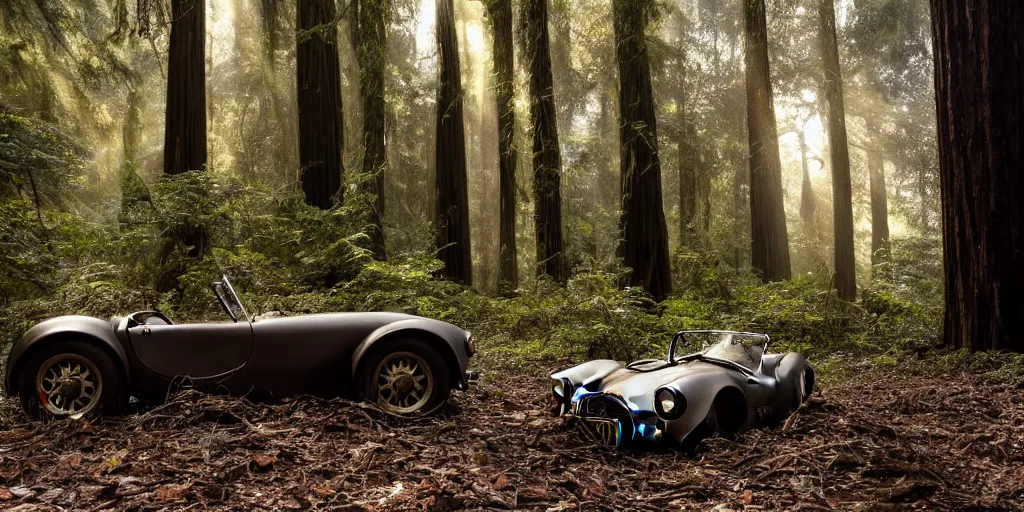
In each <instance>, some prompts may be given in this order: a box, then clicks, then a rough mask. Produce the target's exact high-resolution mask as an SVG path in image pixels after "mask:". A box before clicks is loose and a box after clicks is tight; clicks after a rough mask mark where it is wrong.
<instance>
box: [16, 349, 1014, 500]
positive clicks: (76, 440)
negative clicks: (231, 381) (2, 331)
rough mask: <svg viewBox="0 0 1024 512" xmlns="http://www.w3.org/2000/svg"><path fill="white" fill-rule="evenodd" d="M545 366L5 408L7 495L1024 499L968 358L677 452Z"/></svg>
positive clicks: (839, 389)
mask: <svg viewBox="0 0 1024 512" xmlns="http://www.w3.org/2000/svg"><path fill="white" fill-rule="evenodd" d="M535 368H536V366H535ZM550 369H555V368H554V367H552V368H550ZM546 384H547V383H546V380H545V379H543V378H539V377H538V376H537V375H532V374H530V375H527V374H525V372H524V371H522V370H508V369H504V368H501V369H495V370H494V371H491V372H487V373H485V375H484V378H483V379H482V382H481V383H480V384H479V385H478V386H476V387H475V388H474V389H473V390H471V391H470V392H469V393H465V394H461V393H456V394H455V395H454V396H453V398H452V401H451V404H450V405H449V407H448V408H447V409H445V410H444V411H443V412H442V414H441V415H439V416H436V417H431V418H416V419H402V418H396V417H393V416H391V415H388V414H386V413H384V412H382V411H380V410H379V409H377V408H376V407H374V406H372V405H369V404H360V403H353V402H349V401H346V400H340V399H334V400H324V399H317V398H311V397H301V398H296V399H290V400H286V401H284V402H282V403H279V404H254V403H250V402H248V401H246V400H244V399H236V398H227V397H221V396H210V395H204V394H200V393H198V392H196V391H189V390H186V391H184V392H180V393H178V394H176V395H175V396H173V397H172V398H171V400H170V401H169V402H167V403H166V404H163V405H160V406H158V407H155V408H152V409H149V410H148V411H144V412H140V413H137V414H134V415H128V416H125V417H121V418H110V419H106V420H105V421H103V422H102V423H99V424H92V423H89V422H87V421H86V420H78V421H65V422H50V423H32V422H27V421H25V420H24V419H23V416H21V415H18V414H5V415H4V417H6V418H9V419H6V420H2V423H0V428H2V430H0V508H2V509H6V510H19V511H34V510H39V511H49V510H90V511H100V510H182V509H194V510H238V509H246V510H308V509H317V510H346V511H362V510H365V511H376V510H432V511H444V510H473V509H478V510H500V509H517V510H541V511H573V510H709V509H714V510H780V509H786V510H833V509H840V510H907V509H926V510H1022V507H1021V503H1024V386H1019V385H1018V386H1012V385H1005V384H1000V383H995V382H988V381H985V380H983V379H981V378H980V377H977V376H972V375H969V374H964V375H958V376H952V377H950V376H946V377H942V378H940V377H935V376H920V375H917V376H915V375H903V374H899V373H896V372H888V373H876V374H870V373H869V374H865V375H862V376H860V377H858V378H857V379H855V380H854V381H851V382H845V383H836V384H834V385H830V386H826V387H825V389H824V390H823V391H820V392H816V393H815V395H814V396H813V397H812V398H811V399H810V400H809V401H808V403H806V404H805V405H804V406H803V407H801V409H800V410H799V411H798V412H797V413H796V414H795V415H794V416H793V417H791V418H790V419H789V420H788V421H787V422H786V423H785V425H784V426H783V427H781V428H777V429H768V430H754V431H750V432H747V433H745V434H742V435H740V436H739V437H737V438H735V439H723V438H713V439H710V440H707V441H705V442H704V443H703V444H702V446H701V448H700V449H699V450H698V451H697V453H696V454H684V453H679V452H676V451H672V450H663V451H658V452H647V453H640V452H631V451H615V450H612V449H609V448H604V447H601V446H597V445H595V444H593V443H592V442H591V441H590V440H589V439H588V438H587V437H586V436H584V435H583V434H582V432H580V431H577V430H574V429H573V428H571V427H567V426H565V425H563V424H562V422H561V420H558V419H556V418H552V417H550V416H548V411H549V410H550V397H549V395H548V393H549V392H550V391H549V390H548V389H547V386H546ZM3 407H4V408H5V409H10V408H12V407H14V405H13V402H11V401H9V400H8V401H6V402H5V403H4V404H3ZM5 412H10V411H5ZM12 417H13V419H10V418H12Z"/></svg>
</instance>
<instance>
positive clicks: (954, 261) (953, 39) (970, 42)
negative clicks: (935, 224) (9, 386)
mask: <svg viewBox="0 0 1024 512" xmlns="http://www.w3.org/2000/svg"><path fill="white" fill-rule="evenodd" d="M931 7H932V24H933V32H932V37H933V41H934V48H935V94H936V104H937V106H938V127H939V129H938V135H939V167H940V180H941V188H942V231H943V235H944V236H943V240H944V242H943V244H944V254H945V272H946V279H945V287H946V315H945V340H946V343H947V344H949V345H952V346H955V347H967V348H970V349H971V350H1011V351H1015V352H1024V336H1021V332H1022V330H1024V301H1021V300H1020V293H1021V290H1024V272H1021V268H1022V266H1024V236H1022V233H1021V229H1022V226H1024V209H1022V206H1021V195H1022V193H1024V188H1022V183H1021V177H1022V175H1024V94H1022V93H1021V91H1022V90H1024V32H1022V31H1021V26H1024V3H1022V2H1008V1H1002V0H932V2H931Z"/></svg>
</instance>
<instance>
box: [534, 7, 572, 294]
mask: <svg viewBox="0 0 1024 512" xmlns="http://www.w3.org/2000/svg"><path fill="white" fill-rule="evenodd" d="M525 14H526V16H525V18H524V21H525V22H526V52H527V54H528V55H527V58H528V59H529V63H530V118H531V120H532V123H533V193H534V212H535V213H534V214H535V217H536V219H535V229H536V235H537V271H538V273H539V274H547V275H549V276H551V277H553V278H554V279H555V280H556V281H558V282H560V283H564V282H565V278H566V276H565V271H566V269H565V264H564V255H563V252H562V192H561V190H562V184H561V174H562V154H561V150H560V149H559V146H558V120H557V118H556V113H557V111H556V110H555V89H554V80H553V78H552V76H551V51H550V43H549V37H548V0H526V13H525Z"/></svg>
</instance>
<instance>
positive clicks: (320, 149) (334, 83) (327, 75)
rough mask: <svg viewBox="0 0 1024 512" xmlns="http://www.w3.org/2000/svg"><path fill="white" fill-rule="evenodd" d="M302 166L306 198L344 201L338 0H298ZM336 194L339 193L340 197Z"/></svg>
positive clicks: (321, 203) (316, 202)
mask: <svg viewBox="0 0 1024 512" xmlns="http://www.w3.org/2000/svg"><path fill="white" fill-rule="evenodd" d="M297 14H298V35H297V44H296V52H295V55H296V66H297V68H296V74H297V75H298V97H299V165H300V166H301V170H300V173H301V175H302V191H303V192H304V193H305V197H306V202H307V203H308V204H311V205H313V206H317V207H319V208H322V209H328V208H330V207H331V206H332V205H333V204H334V202H335V199H337V201H338V202H341V200H342V198H343V197H342V196H343V190H342V188H341V182H342V175H343V173H344V171H345V169H344V166H343V163H342V151H343V137H344V126H343V124H342V122H343V120H342V105H341V72H340V70H339V65H338V30H337V28H336V26H335V22H336V21H337V20H335V9H334V0H298V8H297ZM335 196H337V197H335Z"/></svg>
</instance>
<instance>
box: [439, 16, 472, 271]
mask: <svg viewBox="0 0 1024 512" xmlns="http://www.w3.org/2000/svg"><path fill="white" fill-rule="evenodd" d="M437 50H438V52H437V53H438V56H439V62H438V73H439V77H438V92H437V141H436V143H437V147H436V152H435V156H436V160H435V165H436V179H435V191H436V193H437V203H436V205H437V206H436V210H437V211H436V215H435V217H434V219H435V220H434V229H435V236H436V239H435V241H436V243H437V250H438V258H439V259H440V260H441V261H442V262H443V263H444V269H443V270H442V275H443V276H444V277H445V278H446V279H450V280H452V281H455V282H457V283H462V284H465V285H472V284H473V260H472V258H471V253H470V237H469V191H468V189H467V186H466V127H465V125H464V124H463V96H462V71H461V69H460V64H459V40H458V36H457V35H456V33H455V6H454V4H453V0H438V2H437Z"/></svg>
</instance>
